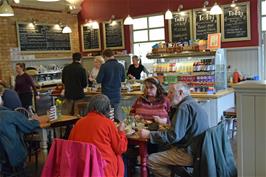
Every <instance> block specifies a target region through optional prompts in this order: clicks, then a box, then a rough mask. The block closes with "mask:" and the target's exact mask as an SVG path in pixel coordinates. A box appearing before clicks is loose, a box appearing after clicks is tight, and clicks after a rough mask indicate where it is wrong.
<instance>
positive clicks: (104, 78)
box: [96, 49, 125, 121]
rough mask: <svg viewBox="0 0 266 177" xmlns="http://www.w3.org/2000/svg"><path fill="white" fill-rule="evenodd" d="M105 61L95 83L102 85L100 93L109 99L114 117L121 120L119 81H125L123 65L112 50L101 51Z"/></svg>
mask: <svg viewBox="0 0 266 177" xmlns="http://www.w3.org/2000/svg"><path fill="white" fill-rule="evenodd" d="M103 58H104V59H105V63H104V64H102V65H101V68H100V71H99V73H98V75H97V78H96V81H97V83H101V85H102V93H103V94H104V95H106V96H108V98H109V99H110V101H111V106H112V107H113V108H114V117H115V119H117V120H120V121H121V120H122V119H123V118H122V114H121V110H120V106H119V103H120V98H121V82H124V81H125V69H124V66H123V65H122V64H121V63H119V62H118V61H117V59H115V57H114V54H113V51H112V50H110V49H106V50H104V51H103Z"/></svg>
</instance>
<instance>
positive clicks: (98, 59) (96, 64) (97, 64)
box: [93, 56, 104, 69]
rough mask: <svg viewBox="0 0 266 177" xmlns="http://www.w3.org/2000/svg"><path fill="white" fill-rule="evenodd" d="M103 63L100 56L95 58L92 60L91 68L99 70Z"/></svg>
mask: <svg viewBox="0 0 266 177" xmlns="http://www.w3.org/2000/svg"><path fill="white" fill-rule="evenodd" d="M103 63H104V59H103V57H101V56H96V57H95V59H94V63H93V66H94V67H95V68H98V69H99V68H100V66H101V65H102V64H103Z"/></svg>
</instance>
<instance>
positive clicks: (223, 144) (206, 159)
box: [193, 123, 237, 177]
mask: <svg viewBox="0 0 266 177" xmlns="http://www.w3.org/2000/svg"><path fill="white" fill-rule="evenodd" d="M194 143H195V144H194ZM194 143H193V146H194V145H195V148H194V149H197V151H196V152H195V154H194V155H193V157H194V162H193V163H194V164H193V168H194V170H193V176H194V177H236V176H237V169H236V163H235V159H234V155H233V152H232V148H231V144H230V142H229V139H228V136H227V134H226V131H225V127H224V123H220V124H219V125H217V126H216V127H212V128H210V129H208V130H207V131H206V132H204V133H202V134H201V135H200V136H199V137H198V138H197V141H195V142H194Z"/></svg>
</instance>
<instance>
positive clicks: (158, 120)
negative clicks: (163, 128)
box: [153, 116, 167, 125]
mask: <svg viewBox="0 0 266 177" xmlns="http://www.w3.org/2000/svg"><path fill="white" fill-rule="evenodd" d="M153 119H154V121H155V122H157V123H159V124H163V125H165V124H167V118H166V117H165V118H160V117H159V116H153Z"/></svg>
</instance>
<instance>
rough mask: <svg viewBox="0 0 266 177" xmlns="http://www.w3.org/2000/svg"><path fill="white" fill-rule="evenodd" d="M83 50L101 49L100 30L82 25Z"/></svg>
mask: <svg viewBox="0 0 266 177" xmlns="http://www.w3.org/2000/svg"><path fill="white" fill-rule="evenodd" d="M81 34H82V37H81V39H82V51H99V50H101V39H100V30H99V29H92V28H91V27H88V26H84V25H82V26H81Z"/></svg>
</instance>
